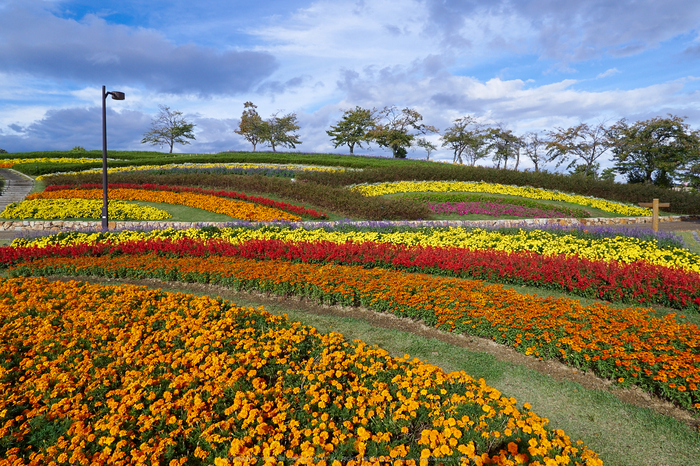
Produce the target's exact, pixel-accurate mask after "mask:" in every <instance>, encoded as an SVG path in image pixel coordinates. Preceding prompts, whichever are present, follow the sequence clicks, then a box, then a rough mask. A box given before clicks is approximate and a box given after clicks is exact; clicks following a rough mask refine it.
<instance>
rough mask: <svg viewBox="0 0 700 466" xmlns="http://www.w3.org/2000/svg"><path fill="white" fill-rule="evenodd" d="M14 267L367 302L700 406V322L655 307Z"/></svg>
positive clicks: (258, 275)
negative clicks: (660, 315)
mask: <svg viewBox="0 0 700 466" xmlns="http://www.w3.org/2000/svg"><path fill="white" fill-rule="evenodd" d="M10 274H11V275H16V274H20V275H27V274H34V275H51V274H65V275H83V274H85V275H99V276H106V277H129V278H158V279H165V280H182V281H196V282H202V283H215V284H220V285H224V286H228V287H233V288H235V289H250V290H256V291H263V292H274V293H280V294H286V295H290V294H291V295H304V296H309V297H311V298H314V299H318V300H321V301H323V302H326V303H330V304H343V305H354V306H357V305H360V306H364V307H368V308H370V309H374V310H376V311H380V312H391V313H394V314H396V315H398V316H400V317H409V318H418V319H422V320H423V321H424V322H425V323H426V324H428V325H431V326H436V327H437V328H441V329H443V330H447V331H451V332H458V333H465V334H471V335H477V336H484V337H490V338H492V339H493V340H495V341H497V342H499V343H503V344H507V345H511V346H513V347H515V348H516V349H518V350H519V351H521V352H523V353H525V354H528V355H535V356H539V357H542V358H558V359H560V360H562V361H563V362H565V363H567V364H571V365H573V366H574V367H577V368H580V369H583V370H592V371H594V372H596V373H597V374H599V375H600V376H603V377H608V378H613V379H615V380H617V381H618V382H619V383H620V384H622V385H630V384H632V385H636V386H639V387H641V388H643V389H645V390H647V391H649V392H651V393H655V394H658V395H661V396H663V397H665V398H667V399H670V400H672V401H674V402H676V403H678V404H679V405H681V406H683V407H685V408H688V409H696V410H700V390H698V385H700V354H699V353H698V350H697V349H698V347H700V336H699V334H698V327H697V326H696V325H689V324H681V323H678V322H676V320H675V319H674V317H673V316H672V315H669V316H666V317H665V318H656V317H654V316H653V313H652V312H651V311H649V310H647V309H640V308H637V309H634V308H630V309H612V308H611V307H609V306H607V305H604V304H593V305H590V306H582V305H581V304H580V303H579V302H578V301H576V300H572V299H565V298H541V297H538V296H533V295H522V294H519V293H517V292H515V291H512V290H507V289H504V288H503V287H502V286H501V285H486V284H484V283H483V282H479V281H475V280H463V279H459V278H449V277H432V276H428V275H420V276H416V274H413V273H407V272H402V271H397V270H384V269H377V268H373V269H367V268H365V267H363V266H349V265H337V264H308V263H290V262H285V261H280V260H266V261H258V260H251V259H244V258H238V257H225V256H209V257H202V258H198V259H196V260H193V259H192V257H182V258H177V257H164V256H162V255H160V254H145V255H128V254H127V255H121V256H102V257H77V258H45V259H39V260H37V261H34V262H31V263H29V264H26V265H24V266H20V267H19V268H17V269H11V270H10Z"/></svg>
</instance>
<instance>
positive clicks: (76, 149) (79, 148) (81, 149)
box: [70, 146, 87, 154]
mask: <svg viewBox="0 0 700 466" xmlns="http://www.w3.org/2000/svg"><path fill="white" fill-rule="evenodd" d="M70 151H71V152H74V153H75V152H79V153H81V154H82V153H83V152H87V151H86V150H85V148H84V147H83V146H75V147H73V148H72V149H71V150H70Z"/></svg>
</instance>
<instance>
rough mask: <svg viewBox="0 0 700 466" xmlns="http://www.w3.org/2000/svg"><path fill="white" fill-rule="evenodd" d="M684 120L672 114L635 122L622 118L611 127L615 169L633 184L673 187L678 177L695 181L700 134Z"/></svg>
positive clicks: (699, 158)
mask: <svg viewBox="0 0 700 466" xmlns="http://www.w3.org/2000/svg"><path fill="white" fill-rule="evenodd" d="M684 121H685V118H681V117H679V116H674V115H671V114H669V115H668V117H667V118H662V117H656V118H652V119H650V120H645V121H637V122H636V123H634V124H633V125H628V124H627V122H626V121H625V120H624V119H623V120H620V121H619V122H618V123H617V124H615V125H614V126H613V127H612V128H611V130H610V133H611V137H612V138H613V141H614V143H613V149H612V151H613V160H614V162H615V169H616V170H617V171H618V172H619V173H620V174H622V175H626V176H627V180H628V182H630V183H653V184H655V185H659V186H670V185H671V184H672V183H673V180H674V179H675V178H679V179H681V180H687V181H691V180H692V174H693V173H692V172H693V170H694V166H695V165H696V164H698V163H700V134H699V133H698V131H691V130H690V127H689V126H688V125H687V124H686V123H684Z"/></svg>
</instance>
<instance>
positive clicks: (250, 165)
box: [0, 159, 345, 180]
mask: <svg viewBox="0 0 700 466" xmlns="http://www.w3.org/2000/svg"><path fill="white" fill-rule="evenodd" d="M92 160H93V161H94V160H95V159H92ZM0 168H2V167H0ZM169 168H241V169H248V168H276V169H281V170H297V171H324V172H337V171H344V170H345V168H338V167H321V166H315V165H289V164H274V163H192V164H190V163H177V164H175V163H171V164H167V165H139V166H133V167H114V168H108V169H107V172H108V173H122V172H133V171H146V170H165V169H169ZM82 173H102V169H101V168H99V169H88V170H82V171H79V172H67V173H61V175H79V174H82ZM53 175H54V174H47V175H41V176H37V178H36V179H37V180H44V179H48V178H51V176H53Z"/></svg>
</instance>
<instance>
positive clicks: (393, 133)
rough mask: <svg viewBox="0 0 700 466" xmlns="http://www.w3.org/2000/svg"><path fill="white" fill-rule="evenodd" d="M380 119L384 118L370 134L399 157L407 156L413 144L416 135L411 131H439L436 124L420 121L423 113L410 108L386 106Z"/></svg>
mask: <svg viewBox="0 0 700 466" xmlns="http://www.w3.org/2000/svg"><path fill="white" fill-rule="evenodd" d="M379 119H381V120H383V123H377V124H375V126H374V128H373V129H371V130H370V131H369V132H368V135H369V137H370V138H371V140H373V141H376V142H377V144H379V146H381V147H387V148H389V149H391V152H392V154H393V156H394V157H395V158H399V159H405V158H406V155H407V154H408V151H407V150H406V149H408V148H409V147H411V145H412V144H413V140H414V138H415V137H416V135H415V134H412V133H411V131H415V132H417V133H418V134H427V133H429V132H431V133H437V132H438V129H437V128H435V127H434V126H429V125H425V124H423V123H420V122H421V121H422V120H423V115H421V114H420V113H418V112H417V111H416V110H413V109H410V108H404V109H403V110H401V111H399V110H398V108H397V107H395V106H392V107H384V108H383V109H382V110H381V111H379Z"/></svg>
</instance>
